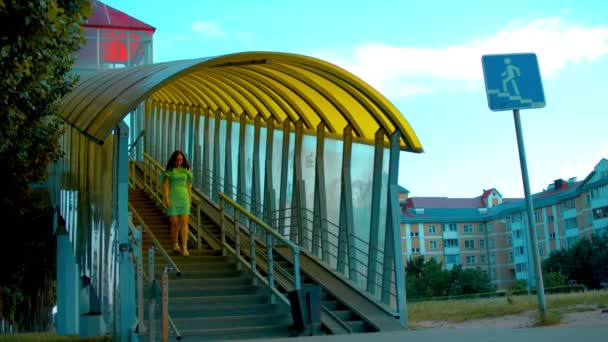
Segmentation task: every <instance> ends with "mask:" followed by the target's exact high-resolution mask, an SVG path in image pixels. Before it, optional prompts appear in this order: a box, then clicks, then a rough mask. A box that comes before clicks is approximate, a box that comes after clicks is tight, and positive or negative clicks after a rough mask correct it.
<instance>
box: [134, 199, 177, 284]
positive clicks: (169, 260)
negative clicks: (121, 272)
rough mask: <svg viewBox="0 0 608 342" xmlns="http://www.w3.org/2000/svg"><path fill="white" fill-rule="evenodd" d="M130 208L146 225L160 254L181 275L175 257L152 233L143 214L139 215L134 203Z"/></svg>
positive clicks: (135, 216)
mask: <svg viewBox="0 0 608 342" xmlns="http://www.w3.org/2000/svg"><path fill="white" fill-rule="evenodd" d="M129 209H130V210H131V212H132V213H133V215H134V218H136V219H137V221H139V222H140V223H141V226H142V227H144V229H145V230H146V233H148V234H150V238H151V239H152V243H154V245H155V246H156V248H157V249H158V251H159V252H160V254H161V255H162V256H163V258H164V259H165V261H166V262H167V263H168V264H169V265H171V268H172V269H174V270H175V274H176V275H177V276H181V274H182V272H181V271H180V270H179V267H177V264H176V263H175V262H174V261H173V259H171V257H170V256H169V254H167V252H166V251H165V249H164V248H163V246H162V245H161V244H160V242H158V239H157V238H156V236H154V233H152V231H151V230H150V228H148V226H147V225H146V223H145V222H144V220H143V219H142V218H141V216H139V214H138V213H137V210H135V208H134V207H133V205H132V204H131V203H129Z"/></svg>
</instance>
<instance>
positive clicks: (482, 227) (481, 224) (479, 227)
mask: <svg viewBox="0 0 608 342" xmlns="http://www.w3.org/2000/svg"><path fill="white" fill-rule="evenodd" d="M477 229H479V232H480V233H483V231H484V226H483V223H480V224H479V225H478V226H477Z"/></svg>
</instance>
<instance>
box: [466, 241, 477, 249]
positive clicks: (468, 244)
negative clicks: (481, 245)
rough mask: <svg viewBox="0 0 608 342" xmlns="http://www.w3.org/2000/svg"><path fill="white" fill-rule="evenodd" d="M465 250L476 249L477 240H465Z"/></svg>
mask: <svg viewBox="0 0 608 342" xmlns="http://www.w3.org/2000/svg"><path fill="white" fill-rule="evenodd" d="M464 248H468V249H473V248H475V240H464Z"/></svg>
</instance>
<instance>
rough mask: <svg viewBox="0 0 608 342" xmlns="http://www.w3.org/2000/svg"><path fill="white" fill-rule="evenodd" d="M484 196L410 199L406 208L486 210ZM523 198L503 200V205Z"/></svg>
mask: <svg viewBox="0 0 608 342" xmlns="http://www.w3.org/2000/svg"><path fill="white" fill-rule="evenodd" d="M482 198H483V196H480V197H474V198H449V197H410V198H408V200H407V202H406V204H405V206H406V207H407V208H437V209H439V208H441V209H445V208H485V207H486V206H485V204H484V203H483V200H482ZM519 200H521V198H503V199H502V203H509V202H514V201H519Z"/></svg>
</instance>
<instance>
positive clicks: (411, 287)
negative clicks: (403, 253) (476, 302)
mask: <svg viewBox="0 0 608 342" xmlns="http://www.w3.org/2000/svg"><path fill="white" fill-rule="evenodd" d="M492 291H494V287H493V286H492V284H491V281H490V278H489V277H488V276H487V274H486V273H485V272H483V271H481V270H480V269H463V268H462V266H460V265H458V266H455V267H454V268H452V270H450V271H446V270H444V269H442V268H441V264H439V263H438V262H436V261H435V260H434V259H431V260H429V261H426V262H425V261H424V258H416V259H410V260H409V261H408V263H407V274H406V292H407V298H408V299H419V298H430V297H445V296H459V295H466V294H476V293H487V292H492Z"/></svg>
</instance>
